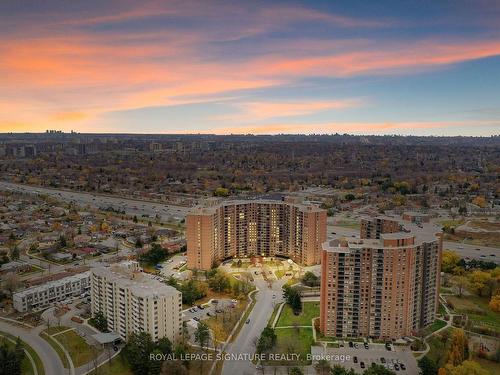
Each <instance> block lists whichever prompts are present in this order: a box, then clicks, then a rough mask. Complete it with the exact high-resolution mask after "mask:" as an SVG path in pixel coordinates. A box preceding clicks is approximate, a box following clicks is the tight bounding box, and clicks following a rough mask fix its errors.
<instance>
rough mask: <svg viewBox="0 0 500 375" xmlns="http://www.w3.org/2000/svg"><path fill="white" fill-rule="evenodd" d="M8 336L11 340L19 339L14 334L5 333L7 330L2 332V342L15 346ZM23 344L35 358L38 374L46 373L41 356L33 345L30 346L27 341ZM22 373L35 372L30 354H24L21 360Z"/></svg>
mask: <svg viewBox="0 0 500 375" xmlns="http://www.w3.org/2000/svg"><path fill="white" fill-rule="evenodd" d="M7 338H8V339H10V340H14V341H16V340H17V337H14V336H12V335H10V334H8V333H5V332H0V342H1V343H2V344H6V345H7V346H8V347H9V348H14V347H15V344H14V343H13V342H12V341H10V340H8V339H7ZM21 346H22V347H23V349H24V350H26V351H27V352H28V353H29V354H30V355H31V358H33V361H34V362H35V366H36V369H37V372H38V375H45V370H44V367H43V363H42V361H41V359H40V357H39V356H38V354H37V353H36V352H35V350H34V349H33V348H32V347H31V346H29V345H28V344H27V343H25V342H24V341H21ZM21 373H22V374H23V375H32V374H34V373H35V372H34V370H33V366H32V364H31V361H30V360H29V358H28V356H26V355H25V356H24V359H23V361H22V362H21Z"/></svg>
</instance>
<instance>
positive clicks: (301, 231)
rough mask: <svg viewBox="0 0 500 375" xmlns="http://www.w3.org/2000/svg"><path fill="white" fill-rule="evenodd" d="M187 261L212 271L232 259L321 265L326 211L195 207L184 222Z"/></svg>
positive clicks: (254, 204) (253, 204) (270, 203)
mask: <svg viewBox="0 0 500 375" xmlns="http://www.w3.org/2000/svg"><path fill="white" fill-rule="evenodd" d="M186 239H187V261H188V267H189V268H191V269H202V270H208V269H210V268H212V267H213V266H214V265H216V264H217V263H218V262H220V261H222V260H224V259H228V258H233V257H235V258H247V257H251V256H266V257H267V256H284V257H288V258H291V259H292V260H294V261H295V262H297V263H300V264H305V265H312V264H318V263H319V262H320V259H321V244H322V243H323V242H324V241H325V240H326V211H325V210H323V209H320V208H318V207H316V206H314V205H311V204H300V203H292V202H287V201H275V200H252V201H228V202H224V203H222V204H217V205H212V206H208V207H207V206H205V207H196V208H195V209H193V210H192V211H191V212H190V213H189V214H188V215H187V217H186Z"/></svg>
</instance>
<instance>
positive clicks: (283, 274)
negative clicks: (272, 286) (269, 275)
mask: <svg viewBox="0 0 500 375" xmlns="http://www.w3.org/2000/svg"><path fill="white" fill-rule="evenodd" d="M285 273H286V271H285V270H276V271H274V274H275V275H276V277H277V278H278V279H281V278H282V277H283V276H285Z"/></svg>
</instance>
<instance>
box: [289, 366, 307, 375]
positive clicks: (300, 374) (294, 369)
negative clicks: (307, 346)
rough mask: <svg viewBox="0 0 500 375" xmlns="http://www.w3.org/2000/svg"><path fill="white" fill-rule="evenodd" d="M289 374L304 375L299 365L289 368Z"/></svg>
mask: <svg viewBox="0 0 500 375" xmlns="http://www.w3.org/2000/svg"><path fill="white" fill-rule="evenodd" d="M290 375H304V373H303V372H302V370H301V369H300V367H292V368H291V369H290Z"/></svg>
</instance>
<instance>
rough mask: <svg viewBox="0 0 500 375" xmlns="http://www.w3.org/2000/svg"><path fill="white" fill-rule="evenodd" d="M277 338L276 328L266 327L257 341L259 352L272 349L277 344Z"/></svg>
mask: <svg viewBox="0 0 500 375" xmlns="http://www.w3.org/2000/svg"><path fill="white" fill-rule="evenodd" d="M277 339H278V337H277V336H276V333H275V332H274V329H272V328H271V327H266V328H264V329H263V331H262V333H261V334H260V338H259V340H258V341H257V353H259V354H261V353H265V352H267V351H269V350H271V349H272V348H273V347H274V345H276V340H277Z"/></svg>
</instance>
